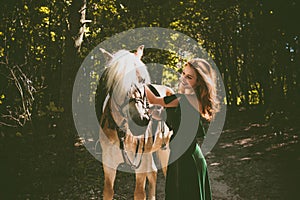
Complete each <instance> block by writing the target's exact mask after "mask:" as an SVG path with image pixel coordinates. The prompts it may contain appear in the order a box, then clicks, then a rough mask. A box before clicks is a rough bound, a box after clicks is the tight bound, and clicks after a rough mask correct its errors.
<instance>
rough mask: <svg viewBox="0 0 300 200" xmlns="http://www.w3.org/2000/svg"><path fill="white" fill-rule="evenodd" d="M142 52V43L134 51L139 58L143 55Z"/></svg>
mask: <svg viewBox="0 0 300 200" xmlns="http://www.w3.org/2000/svg"><path fill="white" fill-rule="evenodd" d="M143 52H144V45H141V46H139V47H138V48H137V50H136V52H135V55H136V56H137V57H138V58H139V59H141V58H142V56H143Z"/></svg>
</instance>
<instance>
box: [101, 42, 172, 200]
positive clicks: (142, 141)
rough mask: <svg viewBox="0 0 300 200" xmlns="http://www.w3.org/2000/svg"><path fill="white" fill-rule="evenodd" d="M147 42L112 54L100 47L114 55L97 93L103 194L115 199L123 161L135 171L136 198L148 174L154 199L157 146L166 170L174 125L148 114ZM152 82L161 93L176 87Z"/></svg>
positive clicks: (141, 199)
mask: <svg viewBox="0 0 300 200" xmlns="http://www.w3.org/2000/svg"><path fill="white" fill-rule="evenodd" d="M143 48H144V47H143V46H140V47H139V48H138V49H137V51H136V53H130V52H129V51H126V50H120V51H118V52H116V53H115V54H113V55H112V54H110V53H108V52H106V51H105V50H103V49H101V51H102V52H103V53H105V54H106V55H107V56H109V57H110V61H109V62H108V64H107V67H106V69H105V71H104V73H103V76H102V77H101V79H100V81H99V85H98V89H97V96H98V97H97V98H96V110H97V114H98V117H99V121H100V127H101V128H100V145H101V148H102V163H103V170H104V179H105V180H104V190H103V199H104V200H112V199H113V196H114V189H113V187H114V180H115V178H116V171H117V168H118V166H119V165H120V164H121V163H125V164H127V165H129V166H130V167H131V169H133V170H134V171H135V175H136V186H135V191H134V199H135V200H144V199H146V192H145V185H146V180H148V182H149V190H148V191H149V192H148V199H150V200H155V193H156V179H157V167H156V165H155V162H154V159H153V156H152V155H153V154H152V153H153V152H156V153H157V157H158V160H159V162H160V163H159V164H160V165H161V167H162V170H163V173H164V175H166V169H167V163H168V156H169V149H168V142H169V139H170V136H171V134H172V131H170V130H169V128H168V127H167V126H166V124H165V123H164V122H163V121H162V120H158V121H156V120H155V119H152V118H151V116H150V115H149V109H151V105H148V102H147V98H146V96H145V91H144V85H145V84H149V83H150V76H149V74H148V71H147V68H146V66H145V64H144V63H143V62H142V61H141V60H140V59H141V57H142V54H143ZM151 88H152V90H154V93H156V94H157V95H161V96H166V95H168V94H171V93H173V91H172V90H171V89H170V88H168V87H165V86H161V85H152V87H151ZM155 109H156V108H155ZM158 109H159V108H157V110H158ZM157 110H156V111H157Z"/></svg>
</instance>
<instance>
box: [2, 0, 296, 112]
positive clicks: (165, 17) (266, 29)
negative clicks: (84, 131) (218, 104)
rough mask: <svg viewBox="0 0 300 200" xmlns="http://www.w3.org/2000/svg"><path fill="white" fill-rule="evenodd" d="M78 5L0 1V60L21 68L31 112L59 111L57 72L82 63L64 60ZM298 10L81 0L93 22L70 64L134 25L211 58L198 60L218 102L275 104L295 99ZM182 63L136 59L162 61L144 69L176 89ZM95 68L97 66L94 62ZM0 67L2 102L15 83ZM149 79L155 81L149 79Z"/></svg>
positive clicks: (156, 55) (161, 56)
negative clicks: (215, 78)
mask: <svg viewBox="0 0 300 200" xmlns="http://www.w3.org/2000/svg"><path fill="white" fill-rule="evenodd" d="M80 3H81V2H79V1H69V0H63V1H48V0H42V1H33V2H32V1H28V0H21V1H19V2H18V3H16V4H9V3H2V4H3V6H2V7H3V12H2V18H1V19H2V22H1V23H0V62H1V63H2V64H1V65H3V63H5V64H6V65H8V66H11V67H12V66H15V65H18V66H22V70H23V71H24V72H25V73H26V75H27V76H28V77H30V78H31V80H32V81H33V85H34V86H35V88H37V90H38V91H39V95H37V96H36V99H35V101H36V102H37V104H40V105H36V109H37V110H39V109H40V110H42V108H45V107H46V106H47V109H48V111H51V112H52V111H53V112H63V111H62V110H61V107H59V106H58V105H55V104H54V103H53V102H60V103H57V104H61V99H62V98H63V94H62V90H63V89H62V88H63V86H64V85H62V82H63V80H62V77H65V76H62V74H63V73H64V70H66V69H68V70H69V71H74V73H75V72H76V70H77V69H78V67H79V66H80V64H81V63H80V62H78V63H77V66H69V64H68V60H69V59H75V58H72V57H70V58H68V57H66V56H67V55H68V52H70V51H71V50H70V48H73V46H74V44H73V45H70V41H71V42H72V41H73V39H74V38H75V37H76V34H77V33H78V32H79V30H75V32H76V34H74V33H73V32H71V29H72V27H74V25H75V24H76V23H75V24H74V22H78V24H80V15H79V14H78V10H76V11H75V10H73V9H74V7H76V6H77V7H80V5H79V6H78V5H77V4H80ZM297 4H298V3H296V2H295V1H290V2H286V3H284V5H285V6H284V7H283V6H282V3H281V2H280V1H277V0H276V1H272V2H262V1H251V2H249V1H247V2H246V1H230V2H226V3H224V2H223V3H222V2H220V1H205V0H202V1H196V0H186V1H177V2H176V1H157V0H151V1H149V0H145V1H115V0H97V1H96V0H87V10H86V11H87V12H86V19H90V20H91V21H92V22H91V23H86V28H85V30H84V32H85V35H84V39H83V44H82V46H81V51H80V53H79V54H78V55H77V56H78V58H77V59H78V60H80V59H83V58H85V56H86V55H87V54H88V53H89V52H90V51H91V50H92V49H93V48H94V47H95V46H96V45H97V44H99V43H100V42H102V41H104V40H106V39H107V38H108V37H111V36H113V35H114V34H117V33H120V32H122V31H126V30H129V29H132V28H137V27H153V26H157V27H164V28H170V29H173V30H176V31H179V32H182V33H184V34H186V35H188V36H190V37H192V38H193V39H195V40H196V41H197V42H198V43H199V44H200V45H202V46H203V48H204V49H205V50H206V51H207V52H208V54H209V56H210V58H205V59H209V60H211V59H212V60H213V61H214V62H215V63H216V64H217V66H218V68H219V70H220V73H221V75H222V78H223V81H224V83H225V88H226V91H227V96H226V98H225V99H224V102H226V103H227V104H228V105H231V106H233V105H236V106H252V105H260V104H263V105H269V104H272V105H276V101H281V100H282V99H283V98H294V96H295V94H297V93H298V91H299V83H298V82H299V81H298V79H299V70H298V69H297V66H298V65H299V59H298V58H299V32H300V31H299V26H298V24H297V21H296V19H298V18H299V16H298V15H299V14H297V13H299V12H298V11H297V9H296V8H297V6H296V5H297ZM78 24H77V25H78ZM133 37H136V38H138V37H139V36H133ZM158 37H159V36H158ZM176 40H177V36H176V34H175V35H172V36H171V39H170V41H167V42H169V43H170V44H172V42H174V41H176ZM121 42H122V41H120V46H121ZM153 42H157V41H153ZM138 45H140V44H137V46H138ZM123 48H126V46H123ZM190 56H193V55H190ZM183 59H188V57H187V56H182V55H179V52H171V51H170V52H161V51H158V50H153V49H147V47H146V50H145V55H144V57H143V61H144V62H145V63H146V64H147V63H155V62H157V63H162V64H163V65H164V68H163V71H161V72H160V71H156V69H155V68H154V67H153V69H151V68H150V67H149V71H151V70H152V71H151V72H152V73H153V74H155V73H162V75H163V80H162V83H163V84H166V85H169V86H171V87H173V88H175V89H176V85H177V80H178V73H180V67H178V66H179V65H180V64H181V63H182V62H183ZM94 65H95V67H97V66H98V65H99V63H95V64H94ZM1 67H2V66H1ZM3 69H4V68H3V67H2V68H1V75H0V76H1V79H0V81H1V82H0V83H1V84H0V87H1V88H0V94H2V93H3V94H4V93H5V94H6V96H8V93H7V91H12V90H10V88H13V87H15V85H14V84H8V83H9V81H8V80H7V78H6V77H7V76H6V75H7V74H8V73H9V71H5V70H3ZM3 74H4V75H3ZM89 76H90V77H89V78H90V87H91V91H94V90H95V87H96V86H97V80H98V79H99V77H98V75H97V74H90V75H89ZM155 76H156V77H158V76H157V75H156V74H155ZM72 78H74V77H72ZM153 80H155V81H157V82H160V81H161V80H156V79H155V77H154V78H153ZM91 95H93V94H91ZM12 98H14V97H12ZM15 99H17V98H15ZM4 101H5V103H8V102H7V101H6V98H3V99H2V98H1V99H0V104H2V105H3V103H4ZM91 101H92V99H91ZM275 107H276V106H275ZM38 112H39V111H36V113H38Z"/></svg>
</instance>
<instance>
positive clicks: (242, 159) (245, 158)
mask: <svg viewBox="0 0 300 200" xmlns="http://www.w3.org/2000/svg"><path fill="white" fill-rule="evenodd" d="M245 160H251V158H249V157H244V158H241V159H240V161H245Z"/></svg>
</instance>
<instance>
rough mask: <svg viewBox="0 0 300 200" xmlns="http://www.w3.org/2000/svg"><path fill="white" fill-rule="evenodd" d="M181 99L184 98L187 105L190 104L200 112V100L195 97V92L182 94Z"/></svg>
mask: <svg viewBox="0 0 300 200" xmlns="http://www.w3.org/2000/svg"><path fill="white" fill-rule="evenodd" d="M183 97H184V98H183V99H186V100H187V102H188V103H189V105H191V106H192V107H193V108H194V109H195V110H196V111H197V112H199V113H201V112H200V110H201V109H200V108H201V102H200V101H199V99H198V98H197V96H196V95H195V94H184V95H183Z"/></svg>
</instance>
